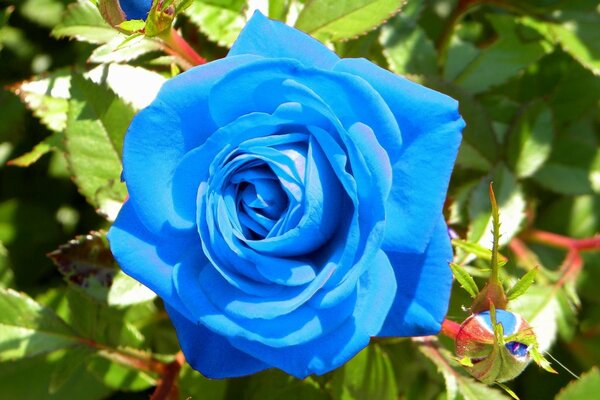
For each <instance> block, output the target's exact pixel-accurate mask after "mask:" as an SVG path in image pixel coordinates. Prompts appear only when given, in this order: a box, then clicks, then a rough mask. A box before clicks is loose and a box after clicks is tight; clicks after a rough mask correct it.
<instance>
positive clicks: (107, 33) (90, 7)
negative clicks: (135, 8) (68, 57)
mask: <svg viewBox="0 0 600 400" xmlns="http://www.w3.org/2000/svg"><path fill="white" fill-rule="evenodd" d="M52 36H54V37H56V38H65V37H67V38H72V39H77V40H79V41H83V42H89V43H96V44H98V43H108V42H109V41H111V40H112V39H114V38H115V37H117V36H121V34H120V33H119V32H118V31H117V30H115V29H114V28H112V27H111V26H110V25H108V24H107V23H106V22H104V19H102V16H101V15H100V12H99V11H98V8H97V7H96V5H95V4H94V3H92V2H91V1H88V0H78V1H77V2H75V3H72V4H70V5H69V7H68V8H67V12H66V13H65V15H64V17H63V19H62V21H61V23H60V24H58V25H57V26H56V27H54V29H53V30H52Z"/></svg>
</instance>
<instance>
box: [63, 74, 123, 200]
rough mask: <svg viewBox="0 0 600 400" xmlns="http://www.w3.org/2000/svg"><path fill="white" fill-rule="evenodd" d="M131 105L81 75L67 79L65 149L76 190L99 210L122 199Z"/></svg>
mask: <svg viewBox="0 0 600 400" xmlns="http://www.w3.org/2000/svg"><path fill="white" fill-rule="evenodd" d="M133 114H134V110H133V108H132V107H131V106H130V105H128V104H126V103H125V102H124V101H123V100H122V99H120V98H119V97H117V96H116V95H115V94H114V93H113V92H112V91H111V90H110V89H108V88H106V87H104V86H100V85H96V84H94V83H93V82H91V81H89V80H87V79H85V78H84V77H83V76H81V75H73V77H72V80H71V100H70V101H69V113H68V119H67V129H66V131H65V136H66V149H67V160H68V161H69V167H70V169H71V171H72V172H73V175H74V177H73V179H74V181H75V183H76V184H77V186H78V188H79V191H80V192H81V194H83V195H84V196H85V197H86V199H87V200H88V202H89V203H90V204H92V205H93V206H95V207H98V208H100V209H101V210H106V209H108V207H111V206H112V205H113V204H115V203H116V204H118V203H122V202H123V201H124V200H125V196H126V194H127V190H126V188H125V185H124V184H123V183H122V182H121V181H120V178H121V169H122V167H121V152H122V147H123V138H124V136H125V131H126V130H127V127H128V126H129V123H130V122H131V119H132V118H133Z"/></svg>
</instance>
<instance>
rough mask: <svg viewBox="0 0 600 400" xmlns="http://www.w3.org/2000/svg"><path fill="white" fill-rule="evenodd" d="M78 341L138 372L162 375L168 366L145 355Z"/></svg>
mask: <svg viewBox="0 0 600 400" xmlns="http://www.w3.org/2000/svg"><path fill="white" fill-rule="evenodd" d="M79 341H80V342H81V343H83V344H85V345H86V346H89V347H92V348H94V349H96V350H99V352H100V353H101V354H102V355H103V356H104V357H105V358H107V359H109V360H112V361H114V362H117V363H119V364H122V365H126V366H129V367H132V368H135V369H137V370H140V371H145V372H152V373H155V374H158V375H163V374H164V373H165V369H166V367H167V365H168V364H166V363H164V362H162V361H159V360H156V359H154V358H152V357H150V356H148V355H146V354H141V352H140V353H139V354H138V353H137V352H133V351H127V350H125V349H114V348H112V347H109V346H106V345H104V344H102V343H98V342H96V341H94V340H91V339H86V338H79Z"/></svg>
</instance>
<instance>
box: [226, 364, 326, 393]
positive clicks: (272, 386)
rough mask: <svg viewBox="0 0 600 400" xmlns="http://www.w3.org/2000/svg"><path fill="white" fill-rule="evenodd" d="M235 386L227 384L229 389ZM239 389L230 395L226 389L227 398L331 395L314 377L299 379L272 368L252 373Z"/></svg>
mask: <svg viewBox="0 0 600 400" xmlns="http://www.w3.org/2000/svg"><path fill="white" fill-rule="evenodd" d="M235 387H236V386H235V385H229V388H230V389H234V388H235ZM238 387H239V386H238ZM240 389H242V390H243V391H242V392H241V393H239V394H237V395H234V396H231V395H230V393H229V390H228V391H227V398H235V399H244V400H279V399H286V400H304V399H311V400H313V399H314V400H328V399H331V396H329V395H328V394H327V393H326V392H325V391H322V390H320V389H319V387H318V385H317V383H316V382H315V379H313V378H311V377H309V378H306V379H304V380H302V381H301V380H299V379H296V378H294V377H292V376H290V375H288V374H286V373H284V372H282V371H278V370H274V369H271V370H267V371H264V372H261V373H259V374H255V375H253V376H252V378H250V382H249V384H248V385H247V386H246V387H242V388H240ZM232 391H233V390H232ZM234 393H235V392H234Z"/></svg>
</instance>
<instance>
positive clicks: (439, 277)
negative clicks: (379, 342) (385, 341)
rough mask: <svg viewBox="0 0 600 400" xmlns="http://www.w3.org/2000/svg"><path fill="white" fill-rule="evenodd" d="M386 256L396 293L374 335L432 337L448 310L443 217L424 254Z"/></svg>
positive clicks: (449, 253) (449, 278)
mask: <svg viewBox="0 0 600 400" xmlns="http://www.w3.org/2000/svg"><path fill="white" fill-rule="evenodd" d="M387 255H388V257H389V259H390V262H391V263H392V266H393V267H394V273H395V274H396V281H397V282H398V291H397V293H396V298H395V300H394V304H393V306H392V309H391V310H390V313H389V316H388V318H387V319H386V321H385V324H384V325H383V328H382V329H381V331H380V332H379V333H378V335H377V336H423V335H435V334H437V333H438V332H439V330H440V328H441V323H442V321H443V320H444V318H445V316H446V312H447V311H448V301H449V298H450V289H451V287H452V272H451V270H450V267H449V266H448V263H449V262H451V261H452V245H451V244H450V237H449V235H448V228H447V226H446V222H445V221H444V219H443V218H441V217H438V223H437V225H436V228H435V231H434V234H433V236H432V238H431V241H430V242H429V245H428V246H427V249H426V250H425V253H424V254H414V253H413V254H411V253H392V252H387Z"/></svg>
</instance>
